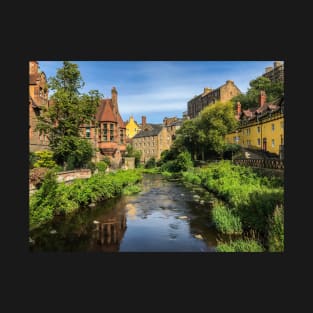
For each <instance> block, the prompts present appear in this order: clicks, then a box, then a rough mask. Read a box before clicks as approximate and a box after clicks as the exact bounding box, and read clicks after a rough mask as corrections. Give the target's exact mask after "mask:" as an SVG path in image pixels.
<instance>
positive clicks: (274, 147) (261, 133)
mask: <svg viewBox="0 0 313 313" xmlns="http://www.w3.org/2000/svg"><path fill="white" fill-rule="evenodd" d="M265 100H266V95H265V92H261V95H260V106H259V107H258V108H254V109H248V110H243V111H242V112H241V108H240V103H239V102H238V103H237V115H236V117H237V119H238V120H239V127H238V128H237V130H236V131H234V132H232V133H230V134H228V135H226V141H227V142H228V143H237V144H239V145H240V146H242V147H244V148H250V149H255V150H263V151H267V152H270V153H274V154H276V155H277V156H280V157H281V158H283V151H284V149H283V147H284V98H281V99H277V100H276V101H273V102H271V103H266V102H265Z"/></svg>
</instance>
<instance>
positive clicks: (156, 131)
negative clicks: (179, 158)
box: [133, 124, 162, 139]
mask: <svg viewBox="0 0 313 313" xmlns="http://www.w3.org/2000/svg"><path fill="white" fill-rule="evenodd" d="M149 125H150V126H151V130H141V131H140V132H139V133H138V134H136V135H135V136H134V137H133V139H134V138H142V137H150V136H157V135H158V134H159V133H160V131H161V130H162V125H159V124H149Z"/></svg>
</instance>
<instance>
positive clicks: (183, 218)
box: [178, 215, 188, 220]
mask: <svg viewBox="0 0 313 313" xmlns="http://www.w3.org/2000/svg"><path fill="white" fill-rule="evenodd" d="M178 218H179V219H181V220H186V219H187V218H188V216H186V215H182V216H178Z"/></svg>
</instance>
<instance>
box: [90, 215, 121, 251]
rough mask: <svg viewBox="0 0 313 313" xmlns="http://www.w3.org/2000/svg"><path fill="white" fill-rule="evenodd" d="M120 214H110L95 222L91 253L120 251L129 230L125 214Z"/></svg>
mask: <svg viewBox="0 0 313 313" xmlns="http://www.w3.org/2000/svg"><path fill="white" fill-rule="evenodd" d="M122 212H123V211H122ZM115 213H116V212H115ZM119 213H120V214H109V215H108V216H106V217H100V218H99V219H98V220H94V221H93V225H94V228H93V231H92V244H91V246H90V250H91V251H107V252H117V251H119V247H120V243H121V241H122V239H123V237H124V233H125V231H126V228H127V220H126V215H125V213H124V214H121V212H119Z"/></svg>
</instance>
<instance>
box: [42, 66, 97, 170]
mask: <svg viewBox="0 0 313 313" xmlns="http://www.w3.org/2000/svg"><path fill="white" fill-rule="evenodd" d="M83 86H84V82H83V79H82V77H81V75H80V71H79V69H78V66H77V64H74V63H71V62H68V61H64V62H63V66H62V68H60V69H58V71H57V74H56V76H55V77H51V78H50V79H49V87H50V89H51V90H54V91H55V92H54V94H53V95H52V97H51V100H52V101H53V105H51V106H49V108H48V109H43V113H42V114H41V115H40V116H39V117H38V125H37V127H36V130H39V131H40V132H43V133H45V134H47V136H48V139H49V145H50V148H51V150H52V151H53V152H54V153H55V160H56V162H57V163H58V164H60V165H63V164H64V163H65V162H67V163H70V165H69V167H74V168H76V167H79V166H80V164H86V162H88V161H89V160H90V157H89V148H87V145H86V144H84V143H83V142H82V141H78V139H79V137H80V127H81V125H83V124H89V123H94V122H95V113H96V109H97V107H98V105H99V100H100V98H101V96H102V95H101V94H100V93H99V92H98V91H96V90H91V91H89V92H88V94H80V92H79V89H80V88H82V87H83ZM75 138H76V139H77V140H76V139H75ZM81 145H82V146H81ZM76 149H78V151H76ZM86 150H88V153H87V151H86ZM84 152H85V153H84ZM86 160H87V161H86ZM78 164H79V165H78Z"/></svg>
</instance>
